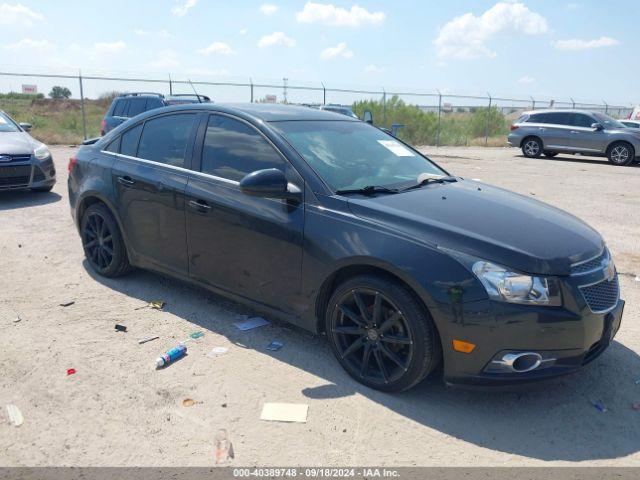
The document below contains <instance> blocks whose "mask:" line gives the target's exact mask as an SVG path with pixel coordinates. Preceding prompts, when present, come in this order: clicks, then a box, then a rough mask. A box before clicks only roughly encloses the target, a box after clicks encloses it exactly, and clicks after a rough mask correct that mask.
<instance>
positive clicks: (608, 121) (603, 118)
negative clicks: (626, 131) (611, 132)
mask: <svg viewBox="0 0 640 480" xmlns="http://www.w3.org/2000/svg"><path fill="white" fill-rule="evenodd" d="M593 116H594V117H596V120H598V122H600V123H601V124H602V125H603V126H604V128H605V129H610V128H626V127H625V126H624V124H623V123H622V122H619V121H618V120H616V119H615V118H611V117H610V116H609V115H605V114H604V113H594V114H593Z"/></svg>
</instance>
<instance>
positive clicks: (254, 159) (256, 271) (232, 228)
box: [186, 114, 304, 311]
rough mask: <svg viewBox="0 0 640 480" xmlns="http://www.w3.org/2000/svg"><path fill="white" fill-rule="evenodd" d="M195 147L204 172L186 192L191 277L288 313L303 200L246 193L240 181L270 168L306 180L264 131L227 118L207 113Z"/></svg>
mask: <svg viewBox="0 0 640 480" xmlns="http://www.w3.org/2000/svg"><path fill="white" fill-rule="evenodd" d="M196 149H197V153H196V155H195V157H196V158H197V159H198V160H197V164H198V165H197V167H196V168H198V169H199V170H200V172H201V173H200V174H194V175H193V177H192V178H191V179H190V180H189V184H188V185H187V192H186V197H187V213H186V217H187V238H188V244H189V272H190V275H191V276H192V277H193V278H195V279H197V280H199V281H202V282H205V283H208V284H210V285H213V286H216V287H218V288H221V289H224V290H227V291H230V292H233V293H235V294H239V295H242V296H244V297H247V298H250V299H252V300H255V301H259V302H262V303H264V304H267V305H270V306H273V307H276V308H280V309H282V310H285V311H287V310H289V309H288V308H287V306H289V308H291V306H292V305H293V304H294V303H295V300H294V297H295V296H296V295H297V294H298V291H299V288H300V273H301V267H302V240H303V225H304V203H292V202H290V201H287V200H277V199H271V198H258V197H250V196H247V195H245V194H244V193H242V192H241V191H240V187H239V181H240V180H241V179H242V178H243V177H244V176H245V175H247V174H248V173H251V172H253V171H256V170H261V169H265V168H278V169H280V170H282V171H283V172H284V173H285V174H286V175H287V177H288V179H289V181H290V182H292V183H294V184H296V185H297V186H298V187H300V188H301V189H304V182H303V180H302V178H301V177H300V176H299V174H298V173H297V172H296V171H295V170H294V168H293V167H292V166H291V165H290V164H289V162H288V161H287V160H286V159H285V158H284V157H283V156H282V154H281V153H280V152H279V151H278V150H277V149H276V148H275V147H274V146H273V145H272V144H271V142H270V141H269V140H268V139H267V138H266V137H265V136H264V135H263V134H262V133H261V132H259V131H258V130H257V129H256V128H255V127H253V126H252V125H250V124H249V123H247V122H245V121H244V120H241V119H239V118H235V117H232V116H229V115H222V114H214V115H210V116H209V117H208V118H205V120H204V121H203V124H202V126H201V130H200V134H199V139H198V142H197V147H196Z"/></svg>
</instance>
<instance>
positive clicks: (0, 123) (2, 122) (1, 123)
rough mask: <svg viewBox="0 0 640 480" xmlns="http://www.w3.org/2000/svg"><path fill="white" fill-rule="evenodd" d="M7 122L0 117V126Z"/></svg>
mask: <svg viewBox="0 0 640 480" xmlns="http://www.w3.org/2000/svg"><path fill="white" fill-rule="evenodd" d="M5 123H7V121H6V120H5V119H4V118H2V116H1V115H0V125H4V124H5Z"/></svg>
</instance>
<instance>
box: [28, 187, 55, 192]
mask: <svg viewBox="0 0 640 480" xmlns="http://www.w3.org/2000/svg"><path fill="white" fill-rule="evenodd" d="M51 190H53V185H49V186H48V187H36V188H32V189H31V191H32V192H39V193H47V192H50V191H51Z"/></svg>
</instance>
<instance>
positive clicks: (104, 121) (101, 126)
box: [100, 119, 107, 137]
mask: <svg viewBox="0 0 640 480" xmlns="http://www.w3.org/2000/svg"><path fill="white" fill-rule="evenodd" d="M105 128H107V122H106V120H104V119H102V121H101V122H100V136H101V137H104V131H105Z"/></svg>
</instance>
